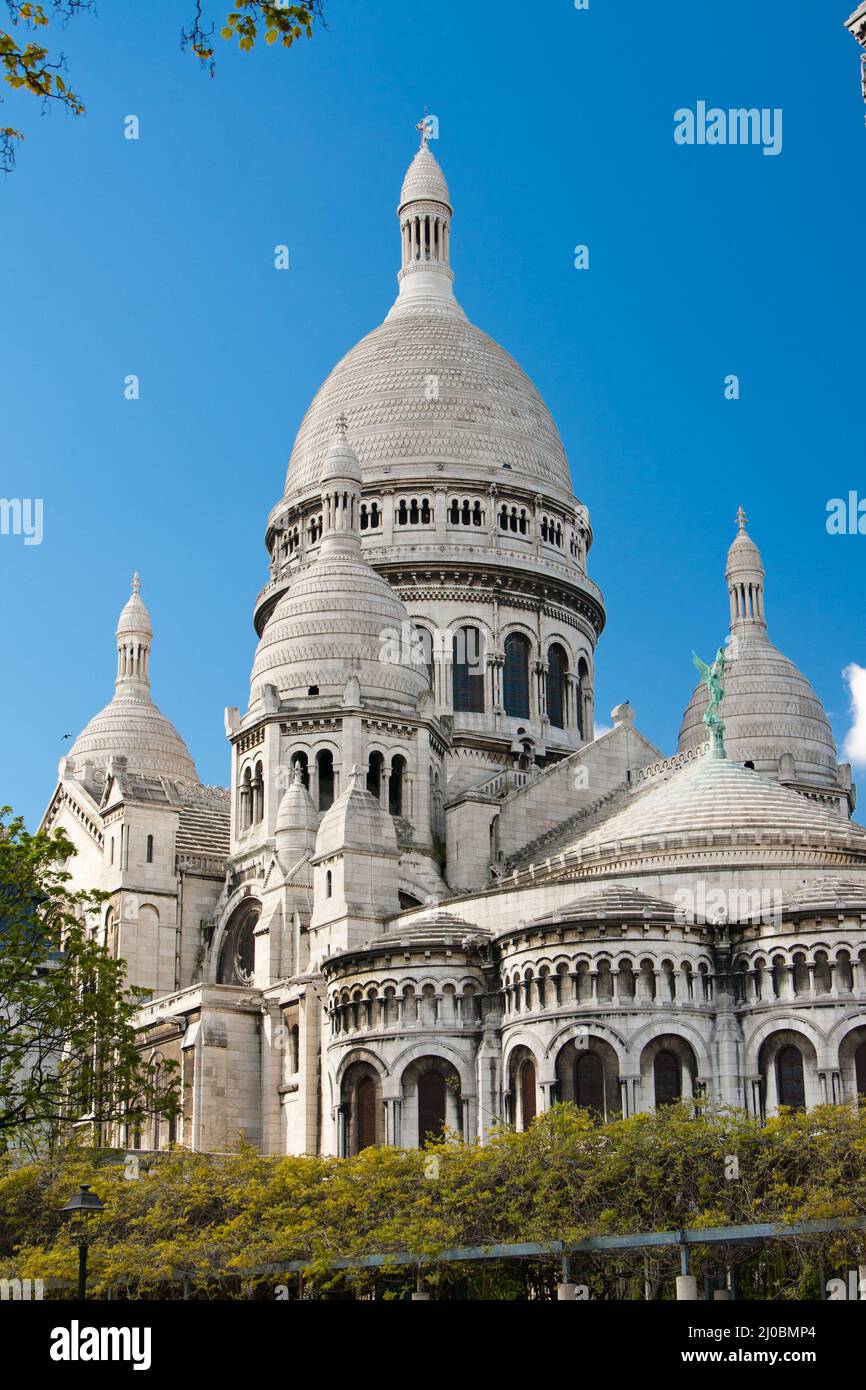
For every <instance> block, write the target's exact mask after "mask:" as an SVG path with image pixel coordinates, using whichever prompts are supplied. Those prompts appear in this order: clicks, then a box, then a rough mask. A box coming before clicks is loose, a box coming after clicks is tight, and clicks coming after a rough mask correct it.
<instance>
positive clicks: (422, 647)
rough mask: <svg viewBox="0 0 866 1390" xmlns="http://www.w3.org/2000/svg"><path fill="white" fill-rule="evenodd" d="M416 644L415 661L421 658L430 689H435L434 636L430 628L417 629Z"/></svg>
mask: <svg viewBox="0 0 866 1390" xmlns="http://www.w3.org/2000/svg"><path fill="white" fill-rule="evenodd" d="M415 639H416V640H415V643H414V659H415V660H416V661H417V660H418V658H419V657H420V658H421V660H422V661H423V663H424V669H425V671H426V672H427V679H428V681H429V682H430V689H431V690H432V689H433V634H432V632H431V631H430V629H429V628H426V627H416V629H415Z"/></svg>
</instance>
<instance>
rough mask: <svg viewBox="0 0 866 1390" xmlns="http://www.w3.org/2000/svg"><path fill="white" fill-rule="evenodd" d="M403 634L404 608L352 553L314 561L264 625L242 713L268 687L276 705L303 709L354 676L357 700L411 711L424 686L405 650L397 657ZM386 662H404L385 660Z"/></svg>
mask: <svg viewBox="0 0 866 1390" xmlns="http://www.w3.org/2000/svg"><path fill="white" fill-rule="evenodd" d="M359 551H360V547H359ZM404 625H405V626H404ZM410 630H411V629H410V627H409V616H408V614H407V612H406V608H405V606H404V604H403V603H402V602H401V601H400V599H399V598H398V597H397V595H396V594H395V593H394V590H393V589H392V588H391V586H390V585H389V583H388V581H387V580H386V579H383V578H382V577H381V576H380V575H379V574H377V572H376V571H375V570H374V569H373V568H372V566H371V565H369V564H368V563H367V562H366V560H364V559H363V558H362V557H361V555H360V553H359V554H358V555H357V556H356V557H353V556H352V555H349V554H336V555H322V556H320V557H319V558H318V559H317V560H315V561H314V562H313V563H312V564H310V565H307V566H306V567H305V568H304V569H303V570H300V571H299V573H298V574H297V575H296V576H295V578H294V579H293V581H292V583H291V585H290V586H289V588H288V590H287V591H286V593H285V594H284V595H283V597H282V598H281V600H280V602H279V603H278V604H277V606H276V608H275V609H274V611H273V613H272V614H271V616H270V618H269V619H268V622H267V624H266V626H265V630H264V632H263V633H262V638H261V641H260V642H259V645H258V650H257V651H256V656H255V662H254V664H253V670H252V676H251V679H250V705H253V704H254V703H255V702H256V701H257V700H258V699H259V698H260V697H261V694H262V689H263V687H264V686H265V685H274V686H276V687H277V690H278V691H279V693H280V697H281V698H282V699H284V700H296V699H297V700H300V699H303V700H304V701H305V702H308V695H309V691H310V688H311V687H317V688H318V692H319V695H320V696H322V697H327V698H330V700H331V701H333V700H334V698H335V697H342V695H343V692H344V690H345V688H346V682H347V680H348V678H349V677H350V676H351V675H355V676H357V678H358V681H359V682H360V686H361V699H362V700H370V701H376V702H381V703H383V704H384V705H386V706H387V705H389V704H391V705H393V706H395V707H400V708H402V709H414V708H415V703H416V701H417V699H418V697H419V696H420V695H421V694H422V693H423V692H424V691H425V690H427V689H429V685H428V680H427V672H426V668H425V667H424V666H421V665H417V664H414V663H413V662H412V661H411V651H410V650H409V648H410V646H411V644H410V643H409V642H408V641H406V642H404V643H402V646H403V647H405V648H406V650H398V649H397V648H398V646H400V639H401V636H402V634H404V633H406V632H409V631H410ZM392 654H393V656H394V657H395V658H399V657H404V658H405V662H401V661H400V660H399V659H394V660H390V659H389V657H390V656H391V655H392Z"/></svg>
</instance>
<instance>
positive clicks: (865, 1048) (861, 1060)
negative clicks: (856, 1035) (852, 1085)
mask: <svg viewBox="0 0 866 1390" xmlns="http://www.w3.org/2000/svg"><path fill="white" fill-rule="evenodd" d="M854 1075H855V1078H856V1081H857V1095H858V1096H864V1097H866V1042H862V1043H861V1044H860V1046H859V1047H858V1048H857V1051H856V1052H855V1053H854ZM862 1104H863V1102H862V1101H861V1105H862Z"/></svg>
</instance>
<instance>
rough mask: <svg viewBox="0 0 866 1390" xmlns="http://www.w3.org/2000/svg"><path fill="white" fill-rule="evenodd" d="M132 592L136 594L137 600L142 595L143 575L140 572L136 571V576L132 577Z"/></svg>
mask: <svg viewBox="0 0 866 1390" xmlns="http://www.w3.org/2000/svg"><path fill="white" fill-rule="evenodd" d="M132 592H133V593H134V594H135V596H136V598H137V597H138V595H139V594H140V593H141V575H140V574H139V572H138V570H136V571H135V574H134V575H133V576H132Z"/></svg>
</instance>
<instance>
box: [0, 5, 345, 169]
mask: <svg viewBox="0 0 866 1390" xmlns="http://www.w3.org/2000/svg"><path fill="white" fill-rule="evenodd" d="M4 2H5V5H6V9H7V11H8V13H9V28H8V29H5V30H4V29H0V65H2V69H3V80H4V82H5V83H6V85H7V86H9V87H11V88H12V89H13V91H17V92H27V93H29V94H30V95H31V96H35V97H36V98H38V100H39V101H40V102H41V104H42V109H43V111H45V110H47V109H48V108H49V107H50V106H60V107H63V108H64V109H65V110H66V111H68V112H69V113H70V114H71V115H73V116H82V115H83V114H84V111H85V106H84V102H83V101H82V99H81V97H80V96H78V94H77V93H76V92H75V91H74V90H73V88H72V87H71V86H70V85H69V82H68V80H67V78H66V77H65V76H64V73H65V72H66V58H65V57H64V54H63V52H62V50H56V51H55V50H53V49H52V48H51V47H50V40H51V38H52V37H53V35H54V31H53V30H52V31H51V32H50V33H48V32H46V31H48V30H49V29H50V27H51V24H52V22H53V21H56V22H57V23H59V24H60V25H63V24H66V23H67V22H68V21H69V20H70V19H72V18H74V17H75V16H77V15H80V14H81V13H93V12H94V11H95V4H94V0H44V3H36V0H4ZM213 3H214V5H215V6H216V8H217V9H218V10H219V9H221V6H222V5H224V4H225V0H213ZM322 3H323V0H303V3H299V4H291V3H280V0H234V5H233V8H231V9H230V10H229V11H228V13H227V14H226V15H225V18H224V19H223V21H222V22H221V23H220V29H219V35H220V38H222V39H224V40H226V41H228V42H232V43H234V42H237V45H238V47H239V49H240V50H241V52H242V53H249V52H250V50H251V49H252V48H253V47H254V46H255V44H256V41H257V40H258V39H259V38H263V39H264V41H265V43H266V44H275V43H279V44H280V45H281V46H282V47H283V48H291V46H292V44H293V43H295V42H296V40H297V39H300V38H311V37H312V34H313V25H314V24H315V23H316V22H317V21H323V19H324V15H323V9H322ZM215 33H216V23H208V21H207V19H206V18H205V14H204V8H203V0H196V3H195V11H194V14H193V15H192V17H191V19H190V22H189V25H188V27H186V28H184V29H182V30H181V45H182V47H183V48H185V49H187V50H188V51H189V52H191V53H192V54H193V55H194V56H195V57H196V58H198V60H199V62H200V63H201V64H202V65H203V66H204V67H205V68H206V69H207V71H208V72H209V73H210V75H211V77H213V76H214V73H215V70H216V49H215V47H214V36H215ZM0 101H2V97H0ZM23 138H24V136H23V134H22V132H21V131H20V130H19V129H18V128H17V127H16V126H4V125H0V169H2V170H4V172H6V173H9V172H10V170H12V169H13V168H14V167H15V154H16V148H17V145H18V143H19V142H20V141H21V140H23Z"/></svg>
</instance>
